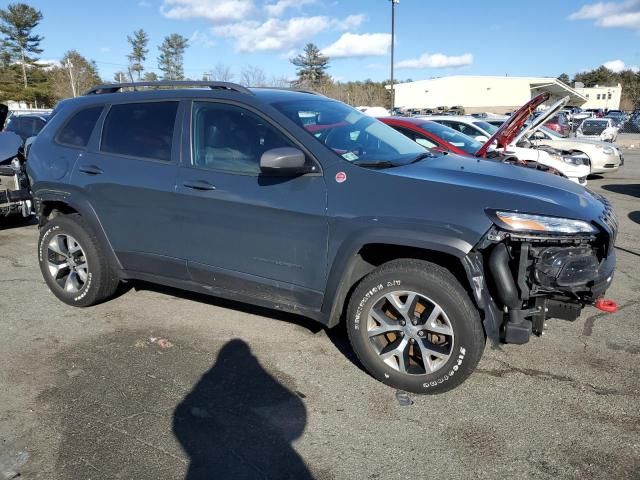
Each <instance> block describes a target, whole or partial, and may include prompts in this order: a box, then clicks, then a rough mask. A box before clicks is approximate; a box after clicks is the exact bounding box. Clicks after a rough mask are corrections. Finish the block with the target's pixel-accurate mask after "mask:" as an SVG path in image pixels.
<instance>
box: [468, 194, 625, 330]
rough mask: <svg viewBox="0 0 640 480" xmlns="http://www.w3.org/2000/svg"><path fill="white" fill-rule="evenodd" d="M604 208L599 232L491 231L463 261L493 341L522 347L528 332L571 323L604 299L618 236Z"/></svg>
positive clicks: (609, 210) (611, 213)
mask: <svg viewBox="0 0 640 480" xmlns="http://www.w3.org/2000/svg"><path fill="white" fill-rule="evenodd" d="M604 202H606V200H604ZM605 205H606V208H605V213H604V214H603V217H602V218H601V219H600V222H599V224H600V230H601V231H600V232H599V233H597V234H588V235H585V234H583V235H573V236H572V235H553V236H551V235H538V234H516V233H513V232H506V231H504V230H500V229H499V228H498V227H493V228H492V229H491V230H490V231H489V232H488V233H487V234H486V235H485V237H484V238H483V239H482V240H481V242H480V243H479V244H478V245H476V247H475V248H474V249H473V250H472V251H471V252H470V253H469V254H468V255H467V256H466V257H465V258H464V259H463V265H464V268H465V270H466V273H467V276H468V279H469V283H470V285H471V289H472V293H473V296H474V299H475V301H476V304H477V305H478V308H479V309H480V310H481V312H482V314H483V322H484V327H485V332H486V334H487V336H488V337H489V338H490V339H491V340H492V341H493V342H494V343H498V342H504V343H526V342H528V341H529V338H530V336H531V334H532V333H533V334H535V335H542V331H543V329H544V325H545V321H546V320H547V319H548V318H559V319H564V320H570V321H573V320H575V319H576V318H578V316H579V315H580V313H581V311H582V309H583V308H584V306H585V305H592V304H595V303H596V302H597V301H598V299H600V298H601V297H602V296H603V295H604V293H605V292H606V290H607V289H608V288H609V286H610V285H611V281H612V279H613V275H614V270H615V265H616V253H615V249H614V243H615V236H616V232H617V220H616V218H615V214H614V213H613V210H612V209H611V208H610V206H609V205H608V203H605Z"/></svg>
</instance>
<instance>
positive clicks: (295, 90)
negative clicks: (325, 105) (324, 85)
mask: <svg viewBox="0 0 640 480" xmlns="http://www.w3.org/2000/svg"><path fill="white" fill-rule="evenodd" d="M255 88H264V89H267V90H282V91H286V92H299V93H308V94H310V95H318V96H320V97H325V96H326V95H324V94H322V93H320V92H316V91H315V90H305V89H304V88H295V87H255Z"/></svg>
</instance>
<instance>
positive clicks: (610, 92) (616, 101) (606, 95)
mask: <svg viewBox="0 0 640 480" xmlns="http://www.w3.org/2000/svg"><path fill="white" fill-rule="evenodd" d="M575 90H576V91H577V92H579V93H580V94H581V95H583V96H584V97H585V98H586V99H587V102H586V103H585V104H584V105H582V108H602V109H603V110H619V109H620V100H621V98H622V85H620V84H618V85H617V86H615V87H601V86H599V85H596V86H595V87H578V86H576V87H575Z"/></svg>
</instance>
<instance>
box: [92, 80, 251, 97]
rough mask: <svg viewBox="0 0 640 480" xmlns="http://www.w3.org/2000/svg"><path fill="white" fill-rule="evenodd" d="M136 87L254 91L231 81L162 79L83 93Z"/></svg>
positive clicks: (109, 91)
mask: <svg viewBox="0 0 640 480" xmlns="http://www.w3.org/2000/svg"><path fill="white" fill-rule="evenodd" d="M138 87H209V88H210V89H212V90H215V89H220V90H231V91H234V92H238V93H245V94H247V95H253V94H254V93H253V92H252V91H251V90H249V89H248V88H246V87H243V86H242V85H238V84H237V83H231V82H207V81H193V80H186V81H183V80H163V81H160V82H130V83H107V84H104V85H98V86H97V87H93V88H92V89H90V90H87V91H86V92H85V93H84V94H85V95H100V94H103V93H116V92H117V91H119V90H121V89H123V88H133V89H134V90H135V89H137V88H138Z"/></svg>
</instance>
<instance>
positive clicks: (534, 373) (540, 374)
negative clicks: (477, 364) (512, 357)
mask: <svg viewBox="0 0 640 480" xmlns="http://www.w3.org/2000/svg"><path fill="white" fill-rule="evenodd" d="M496 361H497V362H498V363H500V364H502V366H504V367H505V368H504V369H486V368H478V369H476V372H477V373H482V374H485V375H489V376H492V377H496V378H503V377H504V376H506V375H509V374H511V373H522V374H523V375H526V376H528V377H534V378H542V379H543V380H555V381H558V382H564V383H569V384H571V385H572V386H574V387H582V388H588V389H590V390H591V391H593V393H595V394H596V395H625V393H624V392H622V391H620V390H616V389H614V388H603V387H598V386H596V385H593V384H591V383H584V382H580V381H579V380H576V379H575V378H573V377H570V376H568V375H558V374H555V373H551V372H545V371H543V370H535V369H533V368H520V367H515V366H513V365H511V364H509V363H507V362H505V361H504V360H496Z"/></svg>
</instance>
